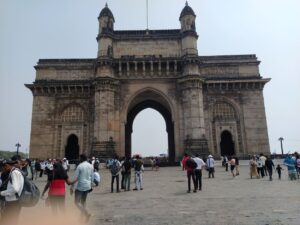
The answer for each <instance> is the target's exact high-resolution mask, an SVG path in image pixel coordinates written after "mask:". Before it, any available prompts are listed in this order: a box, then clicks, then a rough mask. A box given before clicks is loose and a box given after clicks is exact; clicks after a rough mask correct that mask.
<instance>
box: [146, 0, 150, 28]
mask: <svg viewBox="0 0 300 225" xmlns="http://www.w3.org/2000/svg"><path fill="white" fill-rule="evenodd" d="M146 15H147V30H148V28H149V26H148V0H146Z"/></svg>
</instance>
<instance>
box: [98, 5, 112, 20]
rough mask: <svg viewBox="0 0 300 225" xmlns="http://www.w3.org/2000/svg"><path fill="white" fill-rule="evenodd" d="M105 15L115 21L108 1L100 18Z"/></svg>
mask: <svg viewBox="0 0 300 225" xmlns="http://www.w3.org/2000/svg"><path fill="white" fill-rule="evenodd" d="M103 16H108V17H110V18H112V19H113V20H114V21H115V18H114V15H113V14H112V12H111V11H110V9H109V8H108V6H107V3H106V4H105V7H104V8H103V9H102V10H101V12H100V15H99V17H98V18H100V17H103Z"/></svg>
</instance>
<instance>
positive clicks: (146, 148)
mask: <svg viewBox="0 0 300 225" xmlns="http://www.w3.org/2000/svg"><path fill="white" fill-rule="evenodd" d="M137 153H139V154H141V155H142V156H145V157H149V156H159V155H160V156H167V155H168V133H167V132H166V123H165V120H164V118H163V117H162V115H161V114H160V113H159V112H158V111H156V110H154V109H151V108H148V109H144V110H143V111H141V112H140V113H139V114H138V115H137V116H136V117H135V119H134V121H133V133H132V151H131V154H137Z"/></svg>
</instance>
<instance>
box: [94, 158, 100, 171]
mask: <svg viewBox="0 0 300 225" xmlns="http://www.w3.org/2000/svg"><path fill="white" fill-rule="evenodd" d="M99 165H100V163H99V161H98V160H96V161H95V162H94V169H96V170H99Z"/></svg>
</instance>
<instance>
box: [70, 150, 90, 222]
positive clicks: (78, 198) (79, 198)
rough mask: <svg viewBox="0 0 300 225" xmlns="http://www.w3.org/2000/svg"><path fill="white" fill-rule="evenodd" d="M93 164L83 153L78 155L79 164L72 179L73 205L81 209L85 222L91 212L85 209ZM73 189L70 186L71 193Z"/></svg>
mask: <svg viewBox="0 0 300 225" xmlns="http://www.w3.org/2000/svg"><path fill="white" fill-rule="evenodd" d="M93 172H94V168H93V166H92V165H91V164H90V163H89V162H88V161H87V157H86V155H85V154H81V155H80V164H79V165H78V166H77V168H76V170H75V175H74V181H73V182H72V183H76V184H77V186H76V188H75V205H76V206H77V208H78V209H79V210H80V211H81V215H82V216H84V217H85V221H86V222H87V221H88V220H89V219H90V217H91V214H89V213H88V211H87V209H86V198H87V195H88V193H90V192H91V191H92V182H93ZM73 191H74V186H73V185H72V187H71V194H72V193H73Z"/></svg>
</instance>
